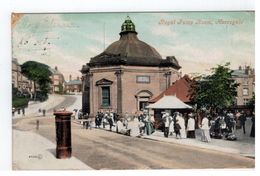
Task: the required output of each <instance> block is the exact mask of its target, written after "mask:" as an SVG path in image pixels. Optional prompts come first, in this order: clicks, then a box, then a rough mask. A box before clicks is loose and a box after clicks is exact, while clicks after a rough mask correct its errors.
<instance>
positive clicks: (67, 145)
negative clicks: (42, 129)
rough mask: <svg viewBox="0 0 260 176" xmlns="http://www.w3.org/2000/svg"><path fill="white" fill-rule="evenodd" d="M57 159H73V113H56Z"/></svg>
mask: <svg viewBox="0 0 260 176" xmlns="http://www.w3.org/2000/svg"><path fill="white" fill-rule="evenodd" d="M54 115H55V124H56V142H57V146H56V158H59V159H65V158H70V157H71V152H72V147H71V115H72V112H68V111H56V112H54Z"/></svg>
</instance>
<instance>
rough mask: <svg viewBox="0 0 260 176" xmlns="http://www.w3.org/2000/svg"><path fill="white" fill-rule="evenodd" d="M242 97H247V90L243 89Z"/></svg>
mask: <svg viewBox="0 0 260 176" xmlns="http://www.w3.org/2000/svg"><path fill="white" fill-rule="evenodd" d="M243 95H244V96H246V95H248V88H243Z"/></svg>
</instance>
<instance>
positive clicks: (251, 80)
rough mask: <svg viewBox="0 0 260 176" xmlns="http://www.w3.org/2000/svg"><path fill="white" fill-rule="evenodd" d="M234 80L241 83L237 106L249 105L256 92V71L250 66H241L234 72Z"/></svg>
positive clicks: (238, 88) (238, 90)
mask: <svg viewBox="0 0 260 176" xmlns="http://www.w3.org/2000/svg"><path fill="white" fill-rule="evenodd" d="M232 77H233V79H234V80H235V81H236V83H239V86H238V87H237V97H236V103H235V104H236V106H237V107H242V106H244V105H246V104H247V103H248V101H249V100H250V99H251V98H252V97H253V94H254V92H255V70H254V69H253V68H251V67H250V66H245V67H242V66H239V68H238V69H237V70H233V73H232Z"/></svg>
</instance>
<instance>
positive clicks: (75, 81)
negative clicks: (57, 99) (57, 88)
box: [64, 75, 82, 93]
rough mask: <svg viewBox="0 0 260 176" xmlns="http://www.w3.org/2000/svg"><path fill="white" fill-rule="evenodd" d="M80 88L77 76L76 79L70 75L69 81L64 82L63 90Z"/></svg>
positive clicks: (77, 89) (67, 91)
mask: <svg viewBox="0 0 260 176" xmlns="http://www.w3.org/2000/svg"><path fill="white" fill-rule="evenodd" d="M81 90H82V81H81V80H80V78H79V77H77V79H72V76H71V75H70V78H69V81H68V82H65V90H64V91H65V92H66V93H72V92H81Z"/></svg>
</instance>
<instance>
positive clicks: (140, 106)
mask: <svg viewBox="0 0 260 176" xmlns="http://www.w3.org/2000/svg"><path fill="white" fill-rule="evenodd" d="M147 105H148V101H139V110H141V111H142V110H143V109H145V107H146V106H147Z"/></svg>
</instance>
